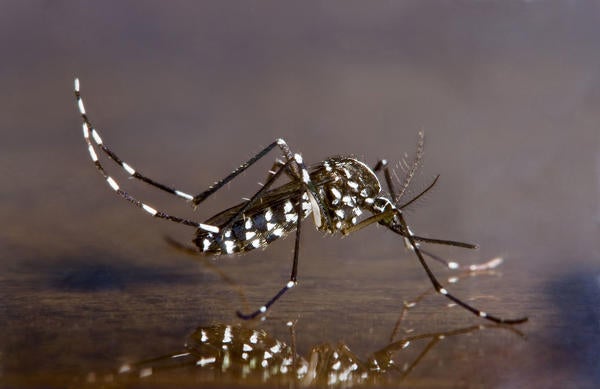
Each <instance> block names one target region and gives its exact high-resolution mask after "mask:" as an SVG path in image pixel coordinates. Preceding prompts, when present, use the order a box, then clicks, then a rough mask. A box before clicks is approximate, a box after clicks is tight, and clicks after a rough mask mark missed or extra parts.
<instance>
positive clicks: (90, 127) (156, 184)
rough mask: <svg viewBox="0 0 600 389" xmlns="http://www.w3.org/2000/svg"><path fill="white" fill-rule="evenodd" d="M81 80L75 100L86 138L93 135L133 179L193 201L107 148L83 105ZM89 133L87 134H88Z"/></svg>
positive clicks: (100, 146) (188, 196)
mask: <svg viewBox="0 0 600 389" xmlns="http://www.w3.org/2000/svg"><path fill="white" fill-rule="evenodd" d="M79 86H80V85H79V79H77V78H76V79H75V98H76V100H77V106H78V107H79V112H80V114H81V118H82V119H83V123H84V124H85V126H84V136H85V137H86V140H89V133H91V135H92V138H93V139H94V143H95V144H96V145H97V146H98V147H99V148H100V149H101V150H102V151H103V152H104V153H105V154H106V155H108V157H109V158H110V159H111V160H113V161H114V162H115V163H117V164H118V165H119V166H121V168H122V169H123V170H125V172H126V173H127V174H129V175H130V176H131V177H133V178H136V179H138V180H140V181H143V182H145V183H147V184H149V185H151V186H154V187H156V188H158V189H160V190H163V191H165V192H167V193H170V194H172V195H175V196H178V197H180V198H183V199H186V200H192V199H193V198H194V197H193V196H192V195H190V194H188V193H185V192H183V191H180V190H177V189H175V188H172V187H170V186H167V185H164V184H161V183H160V182H157V181H154V180H153V179H151V178H149V177H147V176H145V175H143V174H142V173H140V172H139V171H137V170H135V169H134V168H133V167H131V165H130V164H128V163H127V162H125V161H123V160H122V159H121V158H120V157H119V156H118V155H117V154H115V153H114V152H113V151H112V150H111V149H110V148H109V147H108V146H106V145H105V144H104V142H103V141H102V138H101V137H100V134H99V133H98V131H97V130H96V128H95V127H94V126H93V125H92V123H91V121H90V119H89V117H88V116H87V114H86V112H85V108H84V105H83V97H82V96H81V93H80V92H79ZM86 131H87V132H86ZM88 145H91V142H88Z"/></svg>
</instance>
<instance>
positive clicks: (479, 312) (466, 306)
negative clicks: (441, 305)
mask: <svg viewBox="0 0 600 389" xmlns="http://www.w3.org/2000/svg"><path fill="white" fill-rule="evenodd" d="M396 215H397V217H398V219H399V220H400V223H401V224H402V226H403V228H404V230H405V231H406V235H405V237H406V239H407V240H408V242H409V243H410V245H411V246H412V248H413V251H414V252H415V254H416V255H417V258H418V259H419V262H420V263H421V266H423V269H425V272H426V273H427V276H428V277H429V280H430V281H431V283H432V284H433V287H434V289H435V291H436V292H438V293H439V294H441V295H444V296H446V297H447V298H448V299H449V300H451V301H453V302H455V303H456V304H458V305H460V306H461V307H463V308H464V309H466V310H468V311H470V312H472V313H473V314H474V315H477V316H479V317H482V318H484V319H487V320H490V321H493V322H494V323H500V324H519V323H523V322H526V321H527V320H528V318H527V317H521V318H518V319H503V318H500V317H497V316H494V315H490V314H488V313H486V312H484V311H482V310H479V309H477V308H475V307H473V306H472V305H470V304H467V303H466V302H464V301H462V300H461V299H459V298H458V297H456V296H454V295H452V294H450V292H448V290H447V289H446V288H444V286H443V285H442V284H441V283H440V282H439V281H438V279H437V278H436V276H435V275H434V274H433V272H432V271H431V269H430V268H429V265H427V262H426V261H425V258H424V257H423V254H422V253H421V250H420V249H419V246H418V245H417V242H416V241H415V238H414V236H413V234H412V232H410V230H409V228H408V225H407V223H406V220H405V219H404V216H403V215H402V212H401V211H397V214H396Z"/></svg>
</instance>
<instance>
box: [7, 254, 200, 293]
mask: <svg viewBox="0 0 600 389" xmlns="http://www.w3.org/2000/svg"><path fill="white" fill-rule="evenodd" d="M131 262H132V261H131V260H130V259H128V258H123V257H117V256H115V255H114V254H112V253H103V252H95V253H88V254H85V255H81V256H76V257H62V258H48V259H46V260H44V261H43V263H44V265H40V263H42V261H40V260H39V259H38V260H35V261H27V260H23V261H21V263H20V265H19V268H18V269H17V271H18V272H23V273H27V274H28V275H30V276H32V277H33V282H34V283H35V284H37V285H39V286H42V287H44V288H50V289H55V290H62V291H73V292H101V291H110V290H124V289H126V288H128V287H136V286H143V285H164V284H173V285H181V284H191V283H194V284H197V283H199V282H202V280H203V275H202V274H197V273H193V274H186V273H183V272H179V271H177V270H174V269H173V268H164V267H152V266H150V265H148V266H138V265H135V264H132V263H131Z"/></svg>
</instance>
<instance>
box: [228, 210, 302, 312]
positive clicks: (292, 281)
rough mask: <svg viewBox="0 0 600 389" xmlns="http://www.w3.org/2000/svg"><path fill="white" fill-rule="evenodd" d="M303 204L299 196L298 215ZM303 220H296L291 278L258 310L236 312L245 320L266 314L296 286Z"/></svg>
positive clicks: (299, 218)
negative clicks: (246, 312) (248, 312)
mask: <svg viewBox="0 0 600 389" xmlns="http://www.w3.org/2000/svg"><path fill="white" fill-rule="evenodd" d="M301 204H302V201H301V199H300V198H298V201H297V203H296V212H297V214H298V215H301V214H302V213H301V212H302V205H301ZM301 220H302V218H301V217H298V221H297V222H296V241H295V243H294V260H293V263H292V273H291V274H290V280H289V281H288V282H287V284H285V286H284V287H283V288H281V289H280V290H279V292H277V294H275V296H273V297H272V298H271V299H270V300H269V301H268V302H267V303H266V304H264V305H263V306H262V307H260V308H259V309H257V310H256V311H254V312H252V313H250V314H244V313H242V312H240V311H237V312H236V313H237V316H238V317H239V318H240V319H244V320H249V319H254V318H255V317H257V316H258V315H261V314H264V313H265V312H267V310H268V309H269V308H270V307H271V305H273V304H274V303H275V302H276V301H277V300H279V298H280V297H281V296H283V295H284V293H285V292H287V291H288V290H290V289H292V288H293V287H294V286H296V284H297V275H298V256H299V254H300V234H301V226H302V223H301Z"/></svg>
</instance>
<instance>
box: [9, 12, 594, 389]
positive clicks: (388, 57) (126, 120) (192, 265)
mask: <svg viewBox="0 0 600 389" xmlns="http://www.w3.org/2000/svg"><path fill="white" fill-rule="evenodd" d="M196 7H197V8H193V7H192V6H191V5H190V4H188V3H173V4H172V5H171V6H170V7H169V8H166V6H165V5H164V4H163V3H160V2H157V3H156V4H152V3H145V4H144V5H143V6H142V5H138V6H134V5H123V4H121V3H117V2H115V3H110V2H103V3H102V5H100V4H96V5H91V4H86V3H79V2H78V3H60V4H58V3H48V4H46V5H45V6H44V5H43V4H31V5H28V4H26V3H19V4H14V5H10V6H9V5H3V6H1V7H0V8H2V10H1V12H0V15H2V16H0V17H1V18H2V23H0V29H1V32H2V36H3V37H4V40H3V41H2V43H0V44H1V45H2V52H3V53H9V54H8V55H6V54H5V55H3V65H2V66H1V67H0V78H1V80H2V85H3V87H2V93H0V96H1V98H2V101H1V105H0V106H2V112H3V113H2V115H0V130H1V131H2V142H1V145H0V166H1V169H2V174H1V177H2V190H1V191H0V194H1V196H2V201H1V202H0V216H1V218H2V220H3V225H2V228H1V229H0V231H1V233H0V317H1V318H2V320H0V334H1V335H0V386H2V387H26V386H30V387H48V386H56V387H64V386H72V387H80V386H82V385H83V384H85V385H89V386H107V385H109V386H110V385H113V386H116V387H119V386H129V387H172V386H174V385H178V386H187V387H195V386H200V385H202V386H211V385H212V386H215V387H220V386H228V387H229V386H236V385H237V386H246V387H261V386H273V385H280V386H284V387H285V386H291V385H292V384H296V385H300V384H310V385H323V383H324V382H326V381H319V380H317V379H316V378H315V380H314V381H310V380H307V379H304V381H301V382H293V383H290V381H289V380H286V379H281V378H269V377H267V378H264V376H263V373H253V374H248V375H247V376H246V377H245V378H240V377H241V376H242V375H241V374H238V375H237V376H236V375H235V374H234V373H229V372H228V371H229V368H227V369H225V371H223V368H222V365H220V367H218V368H214V367H213V368H210V367H209V366H208V365H209V364H205V366H204V367H203V369H202V368H196V367H177V368H173V369H167V370H166V371H164V370H160V369H158V368H154V369H153V370H152V373H153V374H151V375H148V374H143V375H144V377H143V378H137V377H138V376H139V374H136V372H138V373H139V371H137V370H132V371H130V372H128V373H127V374H121V375H120V374H118V372H119V368H120V367H122V366H123V365H127V364H128V365H130V366H136V365H134V364H135V363H136V362H139V361H145V360H148V359H152V358H157V357H161V356H168V355H172V354H177V353H182V352H185V351H186V348H185V347H184V344H185V343H186V342H188V344H189V341H190V336H193V335H192V334H193V333H194V331H196V329H198V328H214V326H215V325H221V324H226V325H231V326H233V327H231V328H232V329H239V327H237V326H238V325H239V324H240V323H239V321H238V320H237V319H236V318H235V314H234V312H235V310H236V309H239V308H240V307H244V306H245V304H247V310H249V309H252V308H256V307H258V306H260V305H261V304H263V303H264V302H265V301H266V299H268V298H269V297H270V296H272V294H273V293H274V292H275V291H276V290H278V289H279V288H280V287H281V286H282V285H283V284H284V282H285V281H286V280H287V277H288V272H289V269H290V267H291V250H292V246H293V240H292V239H291V238H288V239H285V240H283V241H280V242H276V243H274V244H273V245H272V247H269V248H268V249H267V250H265V251H260V250H259V251H258V252H253V253H249V254H248V255H245V256H239V257H233V258H221V259H220V260H219V261H218V262H214V263H212V262H209V264H206V263H202V262H199V261H198V260H196V259H194V258H192V257H190V256H187V255H185V254H183V253H180V252H177V251H175V250H173V248H171V247H170V246H169V245H168V244H167V243H165V241H164V239H163V237H164V236H171V237H174V238H177V239H178V240H180V241H189V240H191V239H192V237H193V231H191V230H190V229H188V228H186V227H180V226H173V225H170V224H169V223H166V222H163V221H159V220H153V219H152V218H150V217H149V216H148V215H146V214H144V213H142V212H140V211H139V210H138V209H135V208H132V207H131V206H129V204H127V203H126V202H124V201H122V200H120V199H119V198H117V197H116V196H115V195H114V194H113V193H112V191H111V190H110V188H109V187H108V186H107V185H106V183H105V182H103V180H102V179H101V178H100V177H99V176H98V174H97V173H96V172H95V170H94V167H93V165H92V164H91V163H90V161H89V158H88V155H87V151H86V148H85V143H84V142H83V140H82V137H81V130H80V128H81V127H80V121H79V117H78V115H77V110H76V106H75V103H74V101H73V96H72V90H71V89H72V81H73V78H74V76H75V75H77V76H78V77H80V79H81V81H82V90H83V91H84V93H85V96H86V103H87V105H86V107H87V109H88V112H89V114H90V116H91V118H92V120H93V121H94V122H95V123H96V125H97V126H98V127H99V129H100V130H101V131H102V133H103V135H104V137H105V141H106V142H107V143H108V144H110V145H111V146H112V147H113V148H114V149H115V151H117V152H118V153H119V154H120V155H121V156H122V157H124V158H125V159H126V161H127V162H129V163H131V164H132V165H133V166H134V167H135V168H137V169H139V170H141V171H143V172H144V173H147V174H148V175H150V176H152V177H153V178H156V179H157V180H160V181H164V182H165V183H168V184H174V185H176V186H178V187H180V188H182V189H185V190H186V191H188V192H191V193H196V192H200V191H201V190H203V189H205V188H206V187H207V186H208V185H209V184H211V183H212V182H214V181H215V180H216V179H218V178H221V177H223V176H225V175H226V174H228V173H229V172H230V171H231V170H232V169H233V168H235V167H236V166H237V165H238V164H239V163H240V162H242V161H243V160H245V159H247V158H248V157H250V156H251V155H253V153H255V152H257V151H259V150H260V149H261V147H264V146H266V145H267V144H269V143H270V142H271V141H272V140H273V139H275V138H277V137H283V138H285V139H286V140H287V141H288V143H289V145H290V147H292V148H293V149H294V150H297V151H299V152H301V153H302V154H303V156H304V159H305V160H306V161H307V162H310V161H319V160H322V159H324V158H326V157H328V156H331V155H336V154H353V155H355V156H357V157H359V158H360V159H362V160H364V161H365V162H368V163H370V164H374V163H375V162H376V161H377V159H379V158H387V159H389V160H400V159H401V158H402V157H403V156H404V152H408V153H409V154H410V153H413V152H414V148H415V142H416V138H417V135H416V134H417V131H418V130H420V129H423V130H425V134H426V146H425V166H424V169H423V171H422V174H421V175H420V176H419V177H418V179H417V181H416V183H415V186H414V189H413V190H414V192H415V193H417V192H418V191H419V190H420V189H422V188H424V187H425V186H426V185H427V184H428V183H429V182H430V180H431V179H432V177H433V176H434V175H435V174H438V173H439V174H441V178H440V182H439V183H438V185H437V186H436V188H435V189H434V190H433V191H432V193H430V194H428V195H427V197H426V198H425V199H424V200H423V201H420V202H419V204H416V205H415V206H414V207H412V208H411V210H409V211H408V213H407V215H406V217H407V220H408V222H409V223H411V225H412V228H413V230H414V231H415V233H418V234H421V235H426V236H431V237H436V238H446V239H457V240H464V241H472V242H477V243H478V244H480V246H481V248H480V249H479V250H478V251H476V252H469V251H466V250H462V249H457V248H448V247H432V248H431V250H432V251H434V252H435V253H437V254H439V255H442V256H444V257H446V258H451V259H455V260H457V261H459V262H461V263H463V264H471V263H478V262H483V261H486V260H489V259H491V258H494V257H497V256H501V257H503V258H504V260H505V262H504V263H503V265H502V266H501V267H500V268H498V269H497V273H496V274H494V275H481V276H478V277H471V278H466V279H462V280H461V281H460V282H459V283H457V284H456V285H452V284H448V289H450V290H451V291H452V292H454V293H455V294H457V295H458V296H460V297H462V298H465V299H467V300H468V301H469V302H471V303H473V304H474V305H476V306H478V307H481V308H482V309H485V310H486V311H488V312H490V313H494V314H497V315H500V316H506V317H517V316H520V315H522V314H526V315H528V316H529V317H530V321H529V322H528V323H526V324H524V325H521V326H519V327H518V330H519V331H521V332H522V333H523V334H524V335H525V337H521V336H520V335H519V334H516V333H514V332H511V331H509V330H506V329H503V328H501V329H494V328H486V329H483V330H478V329H474V330H473V331H472V332H468V333H465V334H462V333H461V334H455V335H452V334H453V332H452V331H459V332H460V331H461V330H462V329H467V328H470V327H471V326H474V325H475V326H477V325H480V324H487V323H485V322H484V321H482V320H481V319H479V318H477V317H474V316H472V315H470V314H469V313H467V312H465V311H464V310H462V309H459V308H457V307H448V302H447V300H446V299H444V298H442V297H441V296H428V297H427V298H426V299H425V300H424V301H422V302H420V303H419V304H418V305H417V306H416V307H414V308H413V309H411V310H410V312H409V313H408V314H407V316H406V318H405V319H404V321H403V323H402V326H401V328H400V330H399V331H398V332H397V334H396V339H398V340H402V339H406V338H408V337H411V336H416V335H419V334H423V335H424V339H421V340H416V339H415V340H413V341H412V342H411V344H410V346H409V347H406V348H401V349H399V350H397V351H395V354H394V361H395V363H396V366H397V367H398V369H393V371H389V372H386V373H381V374H379V373H378V374H377V378H369V379H367V380H365V382H362V383H361V385H362V386H392V387H397V386H406V387H523V386H529V387H531V386H536V387H564V386H565V384H566V385H567V386H571V387H594V386H595V384H597V383H598V382H599V381H600V369H599V368H598V363H597V361H598V360H599V358H600V355H599V351H598V350H599V349H600V309H599V308H598V307H600V298H599V296H600V260H599V259H600V258H599V257H600V255H599V243H598V239H597V237H598V235H599V234H598V233H599V223H600V206H599V201H598V199H599V198H600V186H599V185H600V184H599V177H600V162H599V161H600V156H599V155H600V146H599V142H600V140H599V137H600V135H599V134H600V132H599V131H598V123H599V120H600V115H599V114H598V112H599V110H598V107H599V106H600V71H599V69H600V66H599V65H600V47H599V46H600V41H598V39H597V36H599V33H600V31H598V30H599V27H598V26H599V25H600V23H598V21H599V20H598V19H600V9H599V8H598V6H597V5H596V4H593V3H592V2H569V3H567V2H564V3H546V2H524V3H516V2H515V3H511V4H504V3H489V2H485V3H461V4H451V3H448V4H443V5H440V4H438V3H435V4H431V5H428V4H422V3H421V2H401V3H400V2H398V3H380V4H378V5H376V6H366V5H365V4H362V3H347V2H345V3H344V5H343V6H341V5H340V4H335V3H330V4H328V5H324V4H319V5H317V4H316V3H314V4H303V5H302V6H301V5H299V4H295V5H294V4H291V5H290V4H287V5H283V4H280V3H271V4H265V3H261V4H260V5H259V4H255V3H245V4H244V5H240V4H224V3H222V2H215V3H203V4H202V5H197V6H196ZM271 163H272V159H270V160H268V161H265V162H264V164H261V166H257V167H256V169H252V170H251V171H250V172H249V173H248V174H246V175H244V176H243V177H241V178H240V180H239V181H237V182H235V183H233V184H231V185H229V186H228V187H227V188H225V190H223V191H221V192H219V193H218V194H217V195H216V196H215V198H213V199H211V200H210V201H208V202H207V203H206V204H204V205H203V206H202V207H200V208H199V209H198V210H197V211H196V212H193V211H192V210H191V209H190V208H189V207H188V206H187V205H186V204H185V202H183V201H181V200H178V199H173V198H170V197H169V196H166V195H162V194H157V193H155V191H153V190H152V189H149V188H146V187H144V186H143V185H141V184H137V183H135V182H132V181H126V182H125V183H126V184H127V189H128V190H130V191H132V192H134V193H136V194H137V195H138V196H139V197H141V198H143V199H144V200H145V201H147V202H149V203H151V204H152V205H154V206H156V207H157V208H164V209H167V210H169V211H170V212H172V213H174V214H178V215H181V216H188V217H194V218H197V219H198V220H204V219H206V218H208V217H210V216H211V215H212V214H214V213H216V212H218V211H220V210H222V209H224V208H226V207H227V206H230V205H232V204H235V203H237V202H239V199H240V198H241V197H248V196H249V195H251V194H252V193H253V191H255V190H257V188H258V186H257V185H256V183H257V182H258V181H262V180H264V177H265V172H266V170H267V169H268V168H270V166H271ZM117 170H118V169H115V170H114V172H115V173H114V174H115V175H117V174H119V173H117ZM120 177H121V181H125V179H124V178H123V177H122V176H120ZM305 226H306V228H305V229H304V231H305V234H304V237H303V242H302V249H301V258H300V269H299V281H300V282H299V285H298V287H297V288H295V289H294V290H292V291H291V292H289V294H288V295H286V296H285V297H284V298H283V299H282V300H281V301H280V302H279V303H277V304H276V305H275V306H274V309H273V311H272V312H271V313H270V314H269V315H268V318H267V320H266V321H263V322H254V323H246V326H247V328H248V331H252V330H254V329H256V330H258V331H264V334H266V335H265V336H268V337H269V339H275V340H277V341H279V342H282V343H284V344H285V345H287V346H290V347H291V345H292V335H291V334H290V329H289V328H288V327H287V325H286V323H287V322H288V321H295V322H296V325H295V328H294V332H295V336H294V337H295V345H294V350H295V354H297V355H298V358H304V360H305V361H306V363H307V364H310V361H311V350H313V348H314V347H317V349H318V350H323V349H322V348H319V347H324V346H318V345H323V344H328V345H330V346H329V347H330V349H329V350H332V349H335V347H337V346H338V345H340V344H343V345H346V346H347V347H348V350H350V351H349V352H351V353H352V356H353V358H356V359H358V360H360V361H362V362H361V363H364V364H365V366H368V361H369V358H370V357H372V356H373V355H374V354H375V353H377V352H378V351H380V350H382V349H384V348H385V347H386V346H388V345H389V344H390V336H391V334H392V332H393V331H394V326H395V323H396V321H397V320H398V317H399V316H400V314H401V312H402V306H403V305H402V302H403V300H410V299H412V298H414V297H415V296H417V295H419V293H421V292H422V291H424V290H427V289H428V288H429V287H430V286H429V283H428V281H427V278H426V275H425V274H424V272H423V270H422V269H421V268H420V266H419V264H418V263H417V261H416V259H415V258H414V256H413V255H412V254H411V253H410V252H407V251H406V250H405V249H404V246H403V244H402V241H401V240H399V239H398V237H397V236H395V235H394V234H391V233H389V232H387V231H386V230H384V229H383V228H377V227H375V226H372V227H370V228H368V229H365V230H363V231H359V232H357V233H355V234H353V235H351V236H349V237H347V238H344V239H339V238H338V237H322V235H320V234H319V233H318V232H317V231H314V229H313V228H312V226H311V223H310V221H309V222H307V223H306V224H305ZM211 264H212V265H214V266H216V268H217V269H218V270H219V271H220V272H221V273H222V274H224V275H226V276H227V277H228V281H224V280H223V278H222V276H220V275H219V274H218V273H217V272H216V271H215V270H214V269H213V268H212V266H211ZM432 267H433V268H434V270H435V272H436V274H438V275H439V277H440V279H442V280H444V281H446V280H447V279H448V277H450V276H452V273H451V272H449V271H447V270H445V269H443V268H442V267H441V266H438V265H437V264H432ZM499 273H501V274H499ZM232 284H234V285H232ZM244 299H246V300H247V303H245V302H244ZM236 331H237V330H236ZM239 332H241V330H240V331H239ZM440 333H444V334H446V335H447V336H446V337H445V339H443V340H442V341H439V342H436V343H435V344H433V345H432V346H430V347H429V348H428V345H429V344H430V342H431V339H435V337H433V338H432V337H427V336H426V335H427V334H440ZM192 339H193V338H192ZM221 346H222V345H221ZM242 347H243V346H242ZM270 347H272V346H270ZM194 350H195V349H194ZM344 350H345V349H344ZM424 351H427V352H426V353H424V355H423V357H422V358H419V356H420V354H421V353H423V352H424ZM195 352H196V351H195ZM312 355H314V354H312ZM263 357H264V353H263ZM201 358H202V357H201V356H198V358H196V362H197V361H198V360H200V359H201ZM206 358H210V357H206ZM215 358H216V357H215ZM220 358H221V360H220V361H222V358H223V355H222V354H220ZM230 358H231V359H230V364H231V365H230V366H235V369H234V368H233V367H232V369H231V371H234V370H235V371H238V372H241V371H243V369H244V368H243V367H240V366H241V365H239V364H237V365H235V364H234V362H235V361H234V359H233V356H230ZM240 358H241V355H240ZM415 361H417V362H418V363H414V362H415ZM216 362H217V359H215V363H216ZM238 362H239V361H238ZM238 362H235V363H238ZM153 363H155V362H153ZM156 363H160V361H159V362H156ZM334 364H335V362H332V363H331V364H330V365H331V366H330V368H332V366H333V365H334ZM357 365H359V364H358V363H357ZM413 365H414V367H413ZM298 366H300V365H298ZM350 366H351V365H350ZM360 366H363V365H360ZM236 369H237V370H236ZM340 369H342V365H341V363H340V367H339V369H338V370H336V371H341V370H340ZM325 370H326V369H325ZM279 371H280V370H279ZM219 372H220V373H219ZM315 377H316V375H315ZM369 377H371V376H369Z"/></svg>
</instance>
